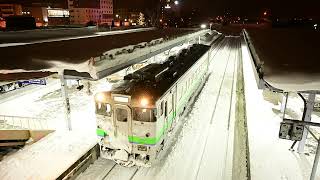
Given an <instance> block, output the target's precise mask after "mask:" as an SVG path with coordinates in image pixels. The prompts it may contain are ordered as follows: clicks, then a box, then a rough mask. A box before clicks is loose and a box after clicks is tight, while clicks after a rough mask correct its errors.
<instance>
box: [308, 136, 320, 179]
mask: <svg viewBox="0 0 320 180" xmlns="http://www.w3.org/2000/svg"><path fill="white" fill-rule="evenodd" d="M319 156H320V144H319V141H318V146H317V152H316V155H315V157H314V161H313V166H312V171H311V175H310V180H316V174H317V169H318V164H319Z"/></svg>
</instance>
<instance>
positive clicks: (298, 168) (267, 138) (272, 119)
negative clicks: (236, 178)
mask: <svg viewBox="0 0 320 180" xmlns="http://www.w3.org/2000/svg"><path fill="white" fill-rule="evenodd" d="M267 51H268V50H267ZM242 58H243V72H244V81H245V83H244V85H245V86H244V89H245V100H246V104H245V105H246V118H247V128H248V140H249V152H250V172H251V173H250V176H251V179H252V180H271V179H272V180H307V179H309V178H310V173H311V168H312V163H313V160H314V154H315V149H316V145H315V144H317V143H316V142H315V140H314V139H312V137H311V136H309V137H308V140H309V141H310V142H312V143H311V144H309V143H310V142H308V143H307V144H306V148H307V147H309V148H310V147H312V148H310V149H312V151H313V152H312V151H305V153H298V152H297V151H291V150H289V149H290V147H291V145H292V143H293V141H289V140H283V139H279V137H278V136H279V127H280V122H281V121H282V113H281V112H280V106H281V100H282V94H279V93H274V94H273V95H272V93H273V92H271V91H269V90H268V89H265V90H264V91H263V90H261V89H258V87H257V84H256V77H255V75H256V74H255V73H254V71H253V70H252V64H251V57H250V52H249V51H248V48H247V46H246V45H245V44H244V43H243V44H242ZM265 61H267V60H265ZM265 63H267V62H265ZM278 75H279V74H278ZM288 75H290V74H288ZM279 76H280V75H279ZM267 77H268V76H267ZM284 83H285V82H284ZM276 87H278V86H276ZM297 87H298V86H296V87H295V88H297ZM278 88H283V86H279V87H278ZM298 88H299V87H298ZM287 90H288V89H287ZM295 90H297V89H295ZM268 93H269V95H266V94H268ZM270 94H271V95H270ZM267 99H271V100H267ZM290 101H291V99H290V100H289V102H290ZM301 107H303V102H301V99H300V98H298V97H297V98H296V99H295V100H294V102H292V103H291V105H288V110H287V111H288V113H287V116H289V117H290V118H300V117H301V115H302V114H303V109H302V108H301ZM312 119H313V121H316V122H319V120H320V117H319V115H318V116H316V115H314V114H313V115H312ZM317 134H318V135H319V133H317ZM309 148H308V149H309ZM319 172H320V168H319V167H318V170H317V174H316V178H315V179H320V173H319Z"/></svg>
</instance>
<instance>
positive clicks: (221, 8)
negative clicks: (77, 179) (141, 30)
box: [0, 0, 320, 17]
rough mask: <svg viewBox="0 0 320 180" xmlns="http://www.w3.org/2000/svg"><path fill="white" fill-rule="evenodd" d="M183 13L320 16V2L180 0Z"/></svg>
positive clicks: (118, 1) (147, 0)
mask: <svg viewBox="0 0 320 180" xmlns="http://www.w3.org/2000/svg"><path fill="white" fill-rule="evenodd" d="M32 1H38V2H39V1H40V2H50V1H51V2H60V3H61V4H63V3H64V2H66V1H65V0H0V3H6V2H23V3H25V2H32ZM157 1H159V0H114V4H115V5H116V6H118V7H132V8H141V10H144V9H146V8H149V7H152V6H153V5H154V3H155V2H157ZM179 1H180V5H179V6H180V8H181V11H184V12H186V13H187V12H189V11H190V10H191V9H197V10H198V11H200V13H201V15H203V16H215V15H222V14H223V13H225V12H227V11H228V12H230V13H231V14H233V15H242V16H252V17H254V16H258V15H260V14H261V13H262V12H263V11H264V10H266V9H267V10H269V11H270V12H272V14H273V15H275V16H282V17H293V16H299V17H301V16H311V17H319V16H320V0H300V1H298V0H179Z"/></svg>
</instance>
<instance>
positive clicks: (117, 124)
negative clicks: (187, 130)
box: [95, 44, 210, 166]
mask: <svg viewBox="0 0 320 180" xmlns="http://www.w3.org/2000/svg"><path fill="white" fill-rule="evenodd" d="M209 49H210V47H209V46H205V45H201V44H194V45H193V46H191V47H190V48H189V49H184V50H182V51H181V53H180V54H179V55H178V56H177V57H170V58H169V59H168V60H167V61H166V62H164V63H163V64H150V65H148V66H145V67H143V68H141V69H140V70H138V71H136V72H134V73H132V74H129V75H127V76H125V77H124V82H123V83H121V84H120V85H119V86H118V87H116V88H114V89H113V90H111V91H109V92H100V93H97V94H96V95H95V107H96V115H97V126H98V128H97V134H98V136H99V137H100V142H99V144H100V147H101V156H102V157H105V158H108V159H112V160H114V161H116V162H117V163H119V164H121V165H124V166H130V165H134V164H136V165H150V164H151V163H152V160H154V159H155V158H156V156H157V155H158V153H159V152H160V150H161V149H162V147H163V145H164V144H165V143H166V140H167V138H168V132H170V131H171V130H172V129H173V128H174V125H175V123H176V122H177V121H178V119H179V116H181V115H182V113H183V112H184V110H185V108H186V107H187V106H188V103H189V100H190V99H191V98H192V97H194V96H195V94H196V91H198V90H199V89H200V88H201V87H202V85H203V84H204V83H205V79H206V77H207V73H208V66H209V56H210V55H209Z"/></svg>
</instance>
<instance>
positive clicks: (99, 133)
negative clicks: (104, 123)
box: [96, 128, 108, 137]
mask: <svg viewBox="0 0 320 180" xmlns="http://www.w3.org/2000/svg"><path fill="white" fill-rule="evenodd" d="M96 133H97V135H98V136H101V137H105V136H107V135H108V133H107V132H106V131H104V130H103V129H100V128H97V130H96Z"/></svg>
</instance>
